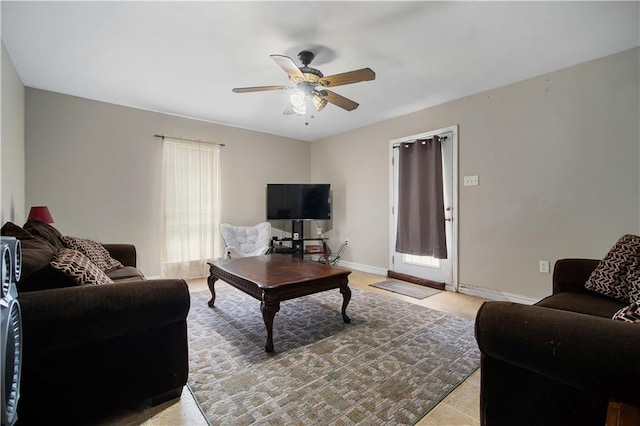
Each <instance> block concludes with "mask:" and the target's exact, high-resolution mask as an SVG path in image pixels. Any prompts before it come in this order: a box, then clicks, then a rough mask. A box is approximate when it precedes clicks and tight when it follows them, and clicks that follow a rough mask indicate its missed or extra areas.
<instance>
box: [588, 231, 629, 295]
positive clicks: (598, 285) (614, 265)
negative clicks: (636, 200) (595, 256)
mask: <svg viewBox="0 0 640 426" xmlns="http://www.w3.org/2000/svg"><path fill="white" fill-rule="evenodd" d="M639 257H640V237H639V236H637V235H632V234H626V235H623V236H622V237H620V239H619V240H618V241H617V242H616V243H615V245H614V246H613V247H612V248H611V250H609V253H607V255H606V256H605V257H604V259H602V261H601V262H600V263H599V264H598V266H597V267H596V269H595V270H594V271H593V272H592V273H591V275H590V276H589V279H588V280H587V282H586V284H585V288H586V289H587V290H592V291H596V292H598V293H601V294H604V295H605V296H609V297H613V298H615V299H618V300H621V301H623V302H629V279H630V278H632V277H631V276H632V275H633V273H634V272H635V271H636V270H637V269H638V267H640V264H639V262H638V258H639Z"/></svg>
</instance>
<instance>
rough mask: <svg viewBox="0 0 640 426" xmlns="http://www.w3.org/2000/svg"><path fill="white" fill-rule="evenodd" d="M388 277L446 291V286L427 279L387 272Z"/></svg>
mask: <svg viewBox="0 0 640 426" xmlns="http://www.w3.org/2000/svg"><path fill="white" fill-rule="evenodd" d="M387 277H389V278H395V279H397V280H402V281H407V282H410V283H414V284H419V285H423V286H425V287H431V288H435V289H438V290H444V287H445V284H444V283H441V282H438V281H431V280H428V279H426V278H420V277H414V276H413V275H407V274H401V273H400V272H395V271H387Z"/></svg>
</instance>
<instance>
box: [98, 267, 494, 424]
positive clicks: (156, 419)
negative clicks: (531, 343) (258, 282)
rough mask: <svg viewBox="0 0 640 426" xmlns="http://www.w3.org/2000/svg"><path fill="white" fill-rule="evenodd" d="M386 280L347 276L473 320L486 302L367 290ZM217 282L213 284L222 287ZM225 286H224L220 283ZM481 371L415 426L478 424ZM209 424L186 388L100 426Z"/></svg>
mask: <svg viewBox="0 0 640 426" xmlns="http://www.w3.org/2000/svg"><path fill="white" fill-rule="evenodd" d="M384 279H385V277H383V276H380V275H374V274H369V273H366V272H360V271H353V272H352V273H351V275H350V276H349V285H350V286H351V287H352V288H356V287H357V288H360V289H363V290H368V291H373V292H376V293H382V294H385V295H388V296H393V297H396V298H398V299H401V300H405V301H407V302H411V303H415V304H418V305H421V306H426V307H429V308H432V309H437V310H439V311H443V312H448V313H451V314H454V315H458V316H461V317H464V318H469V319H474V318H475V316H476V313H477V311H478V309H479V308H480V305H482V303H483V302H484V301H485V299H481V298H478V297H473V296H468V295H464V294H459V293H452V292H441V293H438V294H435V295H433V296H431V297H427V298H426V299H422V300H419V299H414V298H412V297H408V296H403V295H399V294H395V293H391V292H389V291H385V290H381V289H377V288H374V287H370V286H369V284H373V283H376V282H380V281H383V280H384ZM221 284H222V283H217V284H216V285H221ZM223 285H226V284H223ZM189 290H190V291H191V292H195V291H201V290H208V287H207V283H206V279H204V278H201V279H194V280H190V281H189ZM479 395H480V371H479V370H478V371H476V372H475V373H473V374H472V375H471V376H469V378H468V379H467V380H465V381H464V382H463V383H462V384H460V386H458V387H457V388H456V389H455V390H454V391H453V392H451V393H450V394H449V395H448V396H447V397H446V398H445V399H444V400H443V401H442V402H441V403H440V404H438V405H437V406H436V407H435V408H434V409H433V410H431V411H430V412H429V413H428V414H427V415H426V416H425V417H424V418H422V419H421V420H420V421H419V422H418V423H417V425H418V426H426V425H430V426H431V425H446V426H467V425H468V426H473V425H479V424H480V405H479V404H480V399H479ZM207 424H208V422H207V420H206V419H205V417H204V416H203V415H202V413H201V412H200V409H199V408H198V405H197V404H196V402H195V400H194V399H193V397H192V396H191V393H190V392H189V390H188V389H187V388H186V387H185V388H184V390H183V392H182V397H181V398H180V399H179V400H173V401H168V402H166V403H164V404H160V405H158V406H156V407H149V408H145V409H140V410H136V411H132V412H126V413H119V414H115V415H114V416H113V417H112V418H109V419H105V420H104V422H102V423H101V425H119V426H120V425H122V426H128V425H131V426H133V425H145V426H151V425H154V426H158V425H161V426H165V425H166V426H181V425H183V426H199V425H207Z"/></svg>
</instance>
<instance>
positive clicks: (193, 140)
mask: <svg viewBox="0 0 640 426" xmlns="http://www.w3.org/2000/svg"><path fill="white" fill-rule="evenodd" d="M153 137H154V138H162V139H164V138H170V139H178V140H181V141H189V142H202V143H210V144H213V145H220V146H225V144H223V143H218V142H211V141H202V140H199V139H187V138H177V137H175V136H165V135H158V134H156V135H153Z"/></svg>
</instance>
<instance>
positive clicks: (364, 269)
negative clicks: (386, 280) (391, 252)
mask: <svg viewBox="0 0 640 426" xmlns="http://www.w3.org/2000/svg"><path fill="white" fill-rule="evenodd" d="M336 266H342V267H344V268H348V269H355V270H356V271H362V272H368V273H369V274H376V275H382V276H384V277H386V276H387V270H386V269H385V268H378V267H377V266H369V265H362V264H360V263H353V262H348V261H346V260H339V261H338V264H337V265H336Z"/></svg>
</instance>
